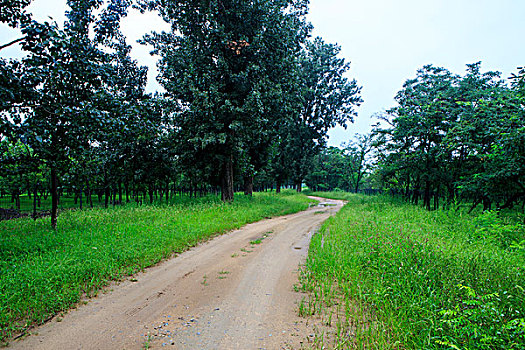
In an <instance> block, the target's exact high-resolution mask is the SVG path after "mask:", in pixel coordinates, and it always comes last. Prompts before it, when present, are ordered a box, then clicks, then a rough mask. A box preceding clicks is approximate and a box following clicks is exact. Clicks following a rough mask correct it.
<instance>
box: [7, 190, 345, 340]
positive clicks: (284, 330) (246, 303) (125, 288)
mask: <svg viewBox="0 0 525 350" xmlns="http://www.w3.org/2000/svg"><path fill="white" fill-rule="evenodd" d="M319 200H320V201H321V202H322V203H327V204H330V205H325V206H320V207H315V208H310V209H308V210H306V211H304V212H300V213H297V214H293V215H288V216H284V217H278V218H274V219H268V220H264V221H260V222H257V223H253V224H249V225H247V226H245V227H243V228H241V229H240V230H236V231H232V232H230V233H228V234H225V235H223V236H220V237H217V238H215V239H213V240H211V241H209V242H207V243H204V244H202V245H199V246H198V247H195V248H193V249H191V250H189V251H187V252H185V253H183V254H181V255H179V256H178V257H176V258H173V259H170V260H168V261H165V262H163V263H161V264H160V265H158V266H155V267H153V268H150V269H148V270H146V272H144V273H140V274H137V275H136V276H134V278H133V280H136V282H132V281H131V279H130V280H128V281H125V282H122V283H120V284H116V285H114V286H112V287H111V288H110V289H109V290H108V292H107V293H105V294H101V295H100V296H99V297H97V298H95V299H93V300H92V301H90V302H89V303H88V304H87V305H83V306H80V307H78V308H77V309H75V310H72V311H71V312H69V313H68V314H66V315H65V316H64V317H63V319H62V318H61V319H54V320H52V321H51V322H49V323H47V324H45V325H43V326H41V327H38V328H36V329H34V330H33V331H32V335H30V336H28V337H26V338H25V339H22V340H19V341H15V342H13V343H12V344H11V347H10V348H12V349H42V350H44V349H53V350H57V349H141V348H143V347H144V346H145V345H146V344H147V345H148V346H149V348H151V349H157V348H159V349H160V348H167V349H170V348H171V349H299V348H301V346H302V344H304V342H306V341H307V339H308V333H309V332H310V331H309V330H308V327H307V326H306V324H305V321H304V319H301V318H299V317H298V316H297V303H298V301H299V300H300V299H301V297H302V295H301V294H300V293H296V292H294V289H293V286H294V284H296V283H297V277H298V276H297V271H298V266H299V265H300V264H301V263H302V262H304V260H305V258H306V255H307V252H308V246H309V242H310V238H311V236H312V234H313V233H314V232H315V231H316V229H317V228H318V227H319V226H320V224H321V223H322V222H323V221H324V220H326V219H327V218H328V217H329V216H330V215H333V214H335V213H336V212H337V211H338V210H339V209H340V208H341V207H342V202H341V201H335V200H334V201H332V200H325V199H319ZM258 240H260V243H258ZM254 241H257V242H254ZM250 242H252V243H254V244H250ZM59 320H60V322H58V321H59Z"/></svg>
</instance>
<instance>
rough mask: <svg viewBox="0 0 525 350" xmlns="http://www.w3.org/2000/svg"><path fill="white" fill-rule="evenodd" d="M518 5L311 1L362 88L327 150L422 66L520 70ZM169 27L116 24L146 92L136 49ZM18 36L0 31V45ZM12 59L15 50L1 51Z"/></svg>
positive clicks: (318, 25) (495, 1)
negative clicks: (353, 112)
mask: <svg viewBox="0 0 525 350" xmlns="http://www.w3.org/2000/svg"><path fill="white" fill-rule="evenodd" d="M66 9H67V6H66V1H65V0H34V1H33V3H32V4H31V5H30V7H29V10H30V12H32V13H33V14H34V15H35V17H36V18H37V19H39V20H46V19H47V17H48V16H51V17H53V19H54V20H55V21H57V22H58V23H59V24H61V23H63V22H64V12H65V10H66ZM524 18H525V1H524V0H311V6H310V16H309V19H310V21H311V22H312V23H313V25H314V27H315V30H314V33H313V34H314V35H316V36H317V35H318V36H322V37H323V38H324V39H325V41H327V42H332V43H333V42H336V43H338V44H339V45H341V47H342V55H343V56H344V57H345V58H346V59H347V60H349V61H351V62H352V66H351V71H350V75H349V76H350V77H352V78H354V77H355V78H356V79H357V80H358V82H359V84H360V85H362V86H363V92H362V96H363V99H364V101H365V102H364V104H363V105H362V106H361V107H360V108H359V116H358V117H357V118H356V121H355V123H354V124H351V125H350V126H349V128H348V129H347V130H344V129H342V128H336V129H334V130H332V131H331V132H330V141H329V145H332V146H338V145H340V144H341V143H342V142H346V141H348V140H350V139H351V138H352V136H353V134H354V133H356V132H359V133H366V132H369V131H370V125H372V124H374V123H375V122H376V121H375V120H373V119H371V116H372V115H373V114H374V113H376V112H381V111H383V110H384V109H387V108H389V107H391V106H393V104H394V96H395V94H396V92H397V91H398V90H400V89H401V87H402V84H403V82H404V81H405V80H407V79H409V78H411V77H414V76H415V74H416V70H417V69H419V68H421V67H422V66H423V65H425V64H434V65H436V66H443V67H445V68H448V69H449V70H451V71H452V72H454V73H458V74H463V72H464V70H465V64H467V63H474V62H477V61H482V62H483V65H482V69H483V70H497V71H501V72H502V73H503V77H504V78H507V77H508V76H509V75H510V73H511V72H515V70H516V67H518V66H524V65H525V45H524V44H523V40H524V38H525V20H524ZM163 29H165V30H167V29H168V27H167V25H165V24H164V23H163V22H162V21H161V20H160V19H159V18H158V17H156V16H155V15H154V14H146V15H141V14H140V13H138V12H137V11H131V12H130V15H129V16H128V18H127V19H125V21H124V23H123V30H124V32H125V34H126V35H127V36H128V42H129V43H130V44H133V53H132V54H133V56H134V57H135V58H136V59H137V60H138V61H139V62H140V63H141V64H142V65H147V66H149V67H150V69H149V79H148V91H154V90H156V89H158V88H159V85H158V84H157V83H156V81H155V76H156V71H155V62H156V59H155V58H152V57H150V55H149V51H150V49H149V48H147V47H143V46H141V45H138V44H136V43H135V41H136V40H137V39H139V38H141V37H142V36H143V35H144V34H145V33H147V32H150V31H151V30H157V31H160V30H163ZM17 37H18V34H17V33H16V32H15V31H12V30H11V29H9V28H8V27H6V26H4V25H0V43H2V44H3V43H6V42H8V41H10V40H12V39H15V38H17ZM0 55H1V56H3V57H18V56H19V55H20V52H19V50H18V49H17V48H16V47H13V48H9V49H4V50H2V51H0Z"/></svg>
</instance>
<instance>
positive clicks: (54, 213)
mask: <svg viewBox="0 0 525 350" xmlns="http://www.w3.org/2000/svg"><path fill="white" fill-rule="evenodd" d="M57 218H58V179H57V171H56V169H55V167H54V166H53V167H51V227H52V228H53V229H56V228H57Z"/></svg>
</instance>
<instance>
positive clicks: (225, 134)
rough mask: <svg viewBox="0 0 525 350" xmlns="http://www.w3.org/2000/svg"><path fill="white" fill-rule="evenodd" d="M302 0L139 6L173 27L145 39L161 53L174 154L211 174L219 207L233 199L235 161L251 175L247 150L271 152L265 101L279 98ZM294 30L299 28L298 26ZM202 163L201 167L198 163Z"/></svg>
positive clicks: (161, 2)
mask: <svg viewBox="0 0 525 350" xmlns="http://www.w3.org/2000/svg"><path fill="white" fill-rule="evenodd" d="M305 3H306V2H305V1H279V2H276V1H270V0H263V1H257V2H242V1H241V2H239V1H233V0H216V1H177V2H172V1H165V0H153V1H147V2H144V3H143V5H144V6H145V7H146V8H149V9H156V10H158V11H159V12H160V13H161V15H162V16H163V18H164V19H165V20H166V21H167V22H169V23H170V24H171V26H172V31H171V32H170V33H161V34H159V33H155V34H153V35H150V36H148V37H147V38H146V41H147V42H149V43H150V44H152V45H153V46H154V47H155V51H156V53H158V54H160V55H161V57H162V58H161V62H160V65H159V67H160V71H161V73H160V82H161V83H162V84H163V86H164V88H165V89H166V91H167V96H168V97H169V98H170V99H171V100H172V102H173V108H172V113H175V114H176V118H174V128H173V129H174V133H173V137H174V138H176V139H177V140H183V144H182V145H181V148H180V149H179V150H178V154H179V155H180V157H181V158H182V159H185V160H186V162H188V163H191V164H192V166H197V167H200V168H202V169H206V168H211V169H216V170H214V171H213V173H212V174H209V179H210V181H212V182H213V181H214V179H218V182H219V183H220V186H221V189H222V199H223V200H224V201H231V200H233V185H234V171H235V169H236V168H238V167H240V159H241V158H244V159H245V160H246V162H247V163H248V164H247V166H246V167H245V168H246V171H247V172H248V176H249V177H251V174H250V173H251V172H253V171H254V167H253V166H254V164H251V163H252V162H253V163H256V160H254V159H253V157H252V156H251V155H252V154H253V152H244V150H248V149H257V148H259V147H262V148H264V149H265V151H266V150H267V149H268V147H269V142H268V139H270V137H269V136H268V135H266V132H267V131H268V130H271V128H265V126H269V125H271V124H273V122H272V119H273V118H275V117H277V116H276V115H272V114H268V112H272V110H271V109H268V104H267V101H269V100H270V99H271V98H273V97H275V96H277V97H278V99H277V101H280V99H279V95H281V94H282V93H283V91H282V90H281V89H279V86H278V85H277V84H276V83H278V82H279V80H280V78H279V76H277V77H276V76H275V72H283V71H284V69H283V67H285V68H286V67H287V66H286V65H284V66H283V64H284V63H285V62H284V60H286V59H287V58H289V57H292V56H293V52H294V50H295V48H296V47H297V45H298V43H299V41H300V40H299V39H297V38H296V37H295V36H296V35H299V34H300V33H301V30H302V29H301V27H300V26H301V23H302V22H301V20H299V19H298V16H301V15H302V13H303V12H304V6H305ZM296 26H299V27H296ZM197 161H199V163H198V164H196V162H197Z"/></svg>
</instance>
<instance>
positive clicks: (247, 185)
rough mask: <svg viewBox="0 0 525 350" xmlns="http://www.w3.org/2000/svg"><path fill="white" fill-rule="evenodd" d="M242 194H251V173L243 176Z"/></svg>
mask: <svg viewBox="0 0 525 350" xmlns="http://www.w3.org/2000/svg"><path fill="white" fill-rule="evenodd" d="M244 194H245V195H247V196H251V195H253V174H248V175H245V176H244Z"/></svg>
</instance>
